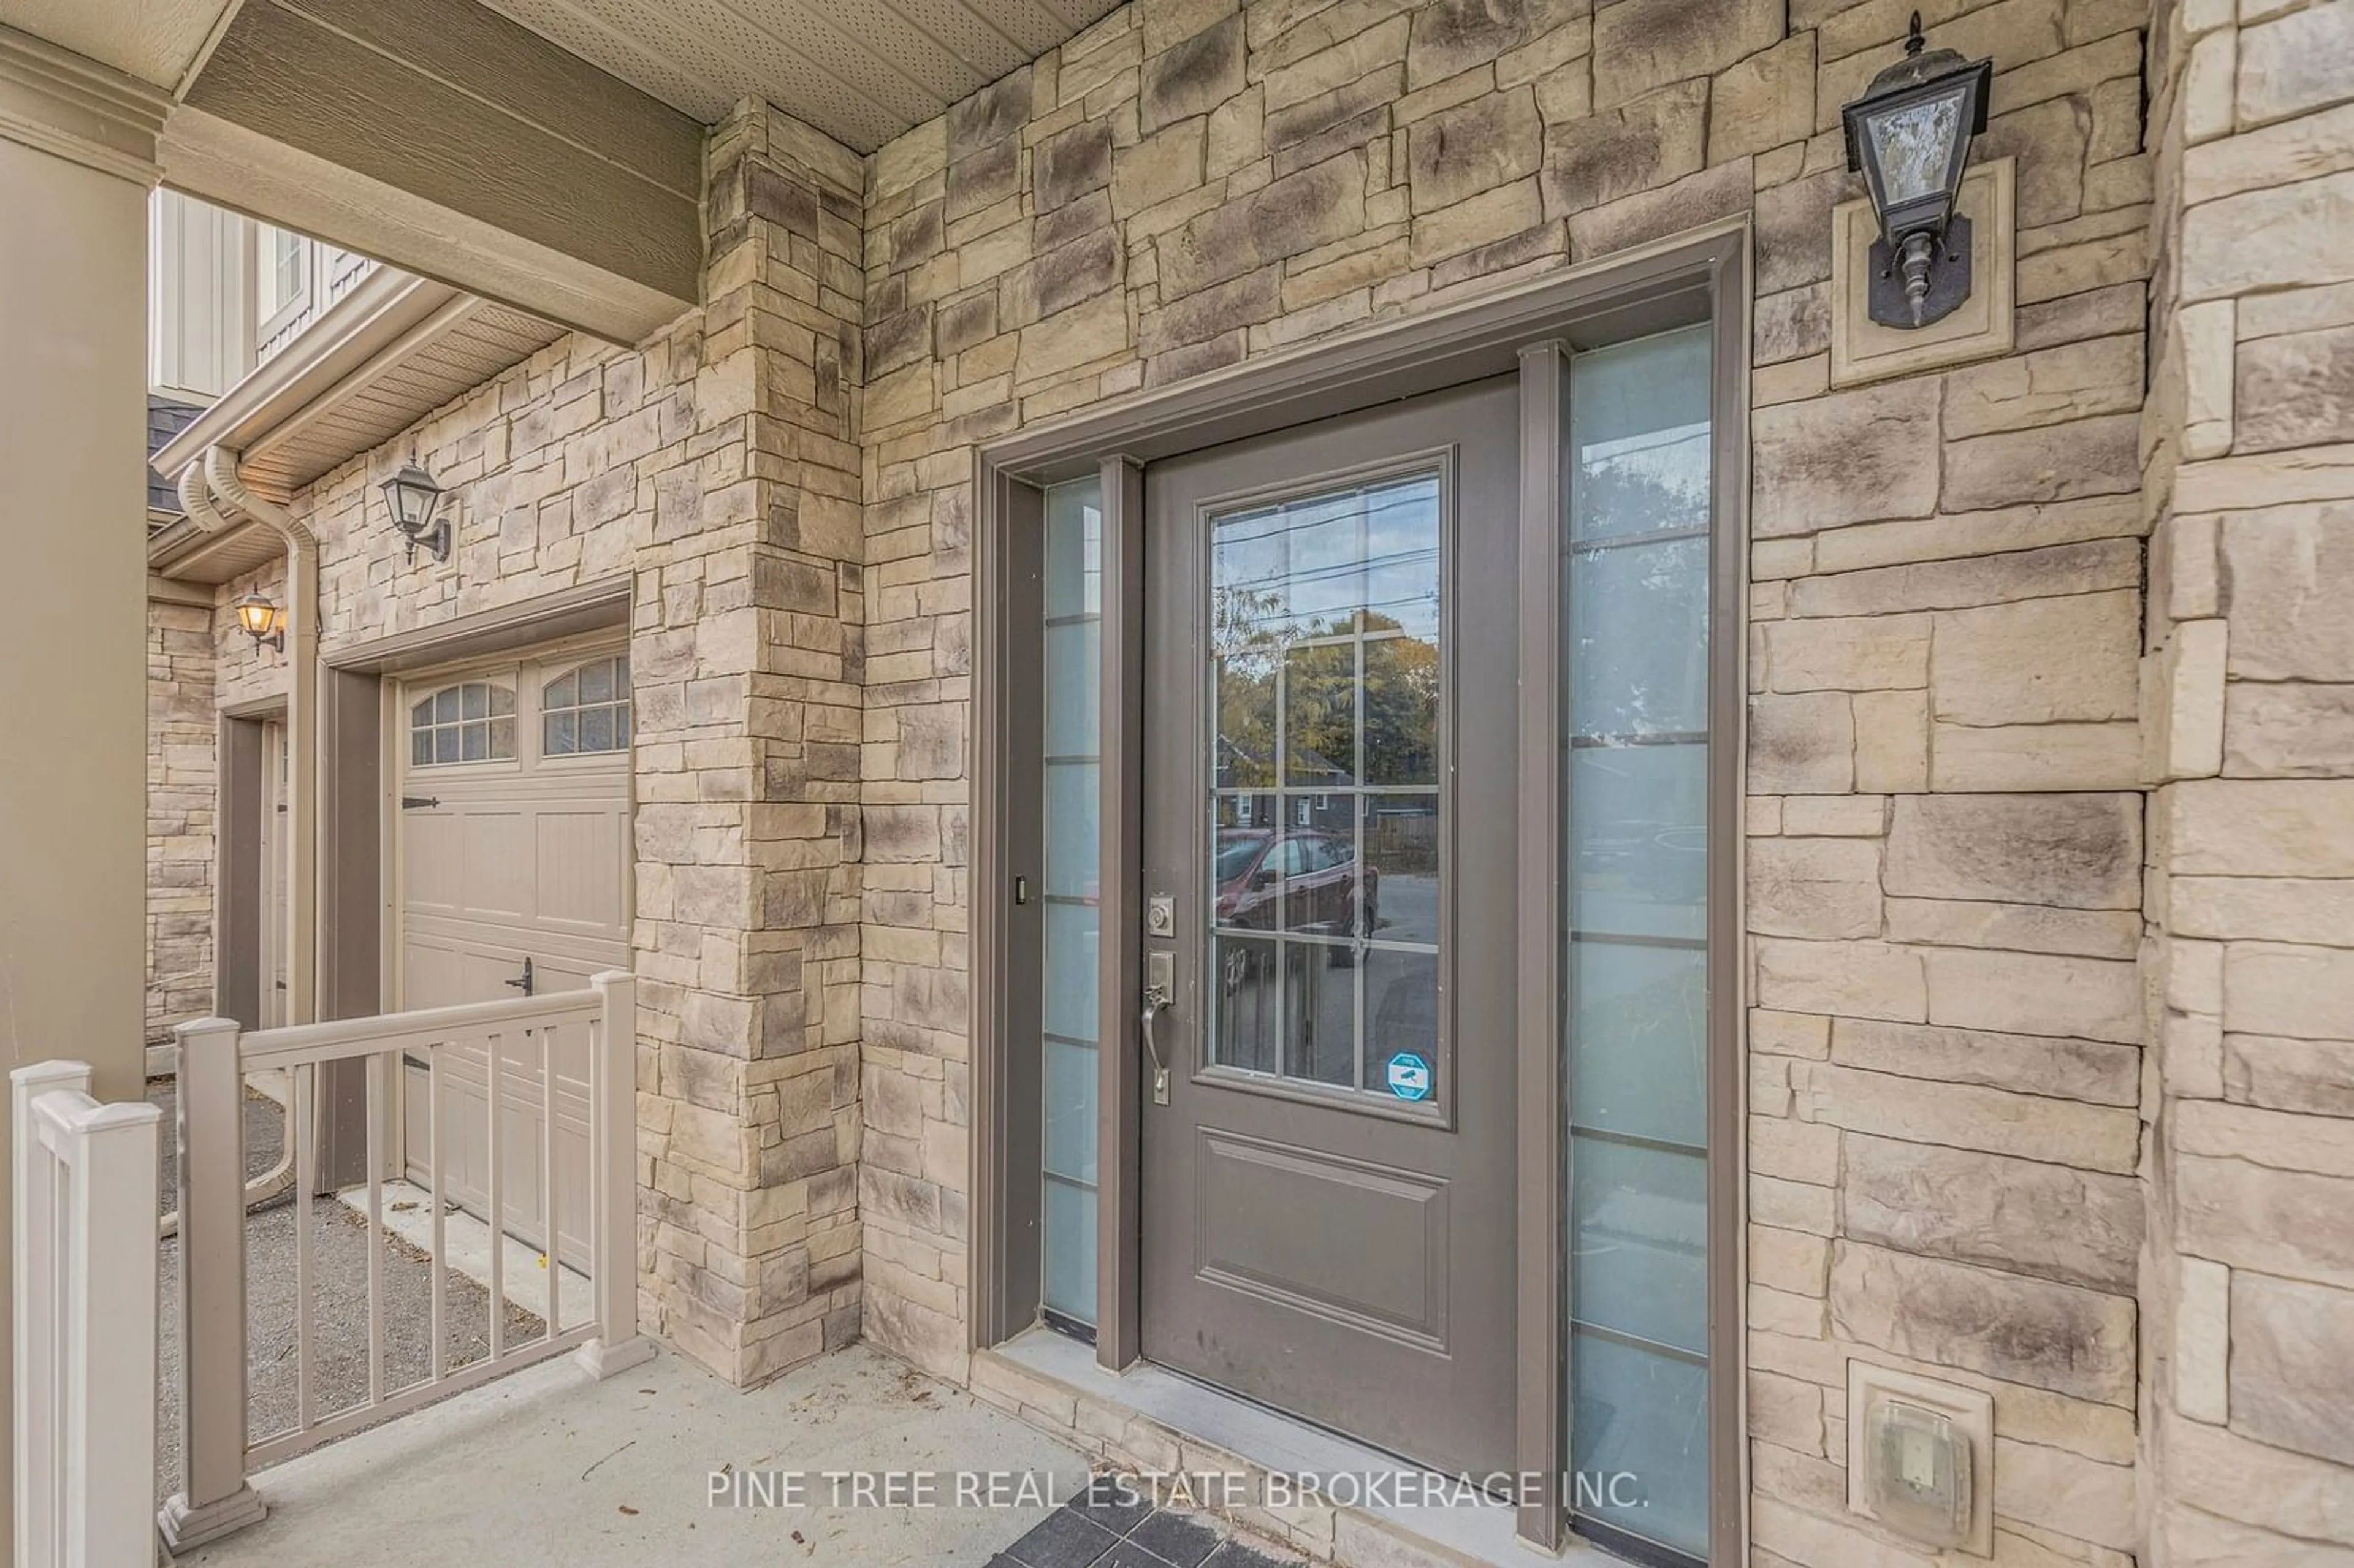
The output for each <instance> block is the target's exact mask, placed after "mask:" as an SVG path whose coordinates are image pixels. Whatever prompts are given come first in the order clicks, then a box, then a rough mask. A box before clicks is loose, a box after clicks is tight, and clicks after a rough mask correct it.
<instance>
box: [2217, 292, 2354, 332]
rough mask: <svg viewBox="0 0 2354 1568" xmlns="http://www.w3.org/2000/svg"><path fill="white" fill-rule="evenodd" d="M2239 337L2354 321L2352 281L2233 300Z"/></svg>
mask: <svg viewBox="0 0 2354 1568" xmlns="http://www.w3.org/2000/svg"><path fill="white" fill-rule="evenodd" d="M2234 303H2235V304H2236V306H2237V308H2238V319H2239V327H2240V336H2241V337H2242V338H2243V339H2249V338H2259V337H2271V336H2274V334H2279V333H2285V332H2319V331H2321V330H2323V329H2324V328H2327V327H2337V326H2348V325H2354V283H2334V284H2328V285H2325V286H2324V287H2321V288H2317V289H2289V290H2286V291H2283V292H2281V293H2277V294H2260V295H2257V296H2256V297H2254V298H2253V299H2246V300H2240V301H2236V302H2234Z"/></svg>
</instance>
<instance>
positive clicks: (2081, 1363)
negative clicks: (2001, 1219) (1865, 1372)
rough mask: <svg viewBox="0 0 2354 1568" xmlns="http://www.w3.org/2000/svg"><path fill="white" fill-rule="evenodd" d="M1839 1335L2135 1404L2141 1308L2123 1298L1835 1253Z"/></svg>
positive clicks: (1876, 1252)
mask: <svg viewBox="0 0 2354 1568" xmlns="http://www.w3.org/2000/svg"><path fill="white" fill-rule="evenodd" d="M1830 1299H1831V1317H1832V1322H1833V1324H1834V1326H1835V1327H1836V1328H1837V1329H1838V1330H1840V1332H1842V1333H1844V1334H1847V1335H1849V1336H1850V1337H1852V1338H1854V1339H1856V1340H1861V1342H1863V1343H1864V1344H1867V1345H1873V1346H1877V1347H1879V1348H1880V1349H1882V1350H1887V1351H1894V1352H1895V1353H1897V1354H1898V1355H1903V1356H1910V1357H1913V1358H1914V1359H1916V1360H1919V1361H1929V1362H1932V1363H1935V1364H1938V1365H1948V1366H1956V1367H1960V1368H1962V1369H1964V1370H1966V1371H1969V1372H1982V1373H1984V1374H1986V1375H1987V1376H1989V1377H1997V1378H2001V1379H2003V1380H2004V1381H2006V1382H2010V1383H2026V1384H2028V1385H2030V1386H2031V1387H2035V1388H2047V1389H2052V1390H2053V1391H2055V1392H2058V1393H2068V1394H2073V1395H2074V1396H2076V1397H2078V1398H2082V1399H2092V1400H2098V1401H2100V1402H2102V1403H2104V1404H2126V1405H2129V1404H2131V1403H2132V1401H2133V1396H2134V1371H2135V1368H2134V1304H2133V1302H2132V1301H2131V1300H2129V1299H2127V1298H2124V1297H2120V1296H2111V1295H2106V1294H2104V1293H2101V1292H2098V1291H2092V1290H2086V1289H2083V1288H2081V1287H2076V1286H2073V1285H2062V1284H2059V1283H2056V1282H2053V1281H2050V1280H2037V1279H2029V1278H2027V1277H2023V1276H2020V1275H2015V1274H2005V1273H1999V1272H1996V1271H1994V1270H1990V1269H1983V1268H1977V1267H1972V1266H1968V1265H1965V1264H1956V1263H1946V1262H1944V1261H1941V1260H1937V1259H1932V1258H1921V1257H1908V1256H1906V1255H1903V1254H1902V1253H1897V1252H1891V1251H1888V1250H1886V1249H1884V1248H1882V1247H1874V1246H1863V1245H1857V1244H1855V1243H1852V1242H1839V1243H1836V1244H1835V1245H1834V1248H1833V1253H1832V1261H1831V1298H1830Z"/></svg>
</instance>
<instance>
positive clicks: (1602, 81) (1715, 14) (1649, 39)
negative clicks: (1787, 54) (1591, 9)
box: [1594, 0, 1783, 106]
mask: <svg viewBox="0 0 2354 1568" xmlns="http://www.w3.org/2000/svg"><path fill="white" fill-rule="evenodd" d="M1782 33H1783V8H1782V5H1780V4H1778V3H1770V0H1735V3H1733V4H1726V5H1717V4H1695V3H1694V0H1620V3H1619V4H1617V5H1606V6H1603V7H1601V8H1600V9H1599V10H1598V11H1597V12H1596V16H1595V18H1594V58H1595V101H1596V103H1599V104H1602V105H1604V106H1608V105H1610V104H1615V103H1623V102H1625V101H1627V100H1628V99H1630V98H1635V97H1638V96H1639V95H1640V94H1642V93H1644V92H1647V91H1649V90H1651V89H1652V88H1654V87H1658V86H1659V85H1661V84H1662V83H1666V82H1671V81H1683V80H1688V79H1691V78H1693V77H1702V76H1707V75H1709V74H1711V73H1712V72H1714V71H1719V70H1723V69H1725V68H1726V67H1727V66H1730V65H1732V64H1733V63H1734V61H1735V60H1740V59H1744V58H1748V57H1750V56H1752V55H1756V54H1762V53H1764V52H1765V50H1766V49H1768V48H1772V47H1773V46H1774V45H1775V44H1776V43H1777V42H1778V41H1780V39H1781V37H1782Z"/></svg>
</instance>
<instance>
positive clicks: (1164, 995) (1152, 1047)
mask: <svg viewBox="0 0 2354 1568" xmlns="http://www.w3.org/2000/svg"><path fill="white" fill-rule="evenodd" d="M1168 1007H1169V993H1168V992H1167V991H1164V990H1162V989H1161V987H1160V986H1157V985H1153V986H1147V987H1145V988H1144V1017H1143V1020H1142V1022H1143V1024H1144V1052H1145V1054H1146V1055H1148V1056H1150V1058H1151V1059H1152V1103H1153V1104H1154V1105H1157V1106H1165V1105H1167V1104H1168V1103H1169V1065H1168V1064H1167V1063H1166V1062H1164V1061H1162V1060H1161V1037H1160V1034H1159V1033H1158V1031H1157V1030H1156V1029H1155V1028H1154V1027H1153V1021H1154V1019H1156V1018H1158V1017H1159V1016H1160V1015H1161V1013H1162V1012H1166V1011H1167V1010H1168Z"/></svg>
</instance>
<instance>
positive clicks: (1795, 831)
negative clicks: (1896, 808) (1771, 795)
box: [1782, 795, 1888, 839]
mask: <svg viewBox="0 0 2354 1568" xmlns="http://www.w3.org/2000/svg"><path fill="white" fill-rule="evenodd" d="M1782 820H1783V825H1784V828H1785V831H1787V832H1789V833H1791V834H1792V835H1793V836H1796V837H1802V838H1832V839H1876V838H1878V837H1880V836H1881V835H1882V833H1884V832H1887V831H1888V802H1887V800H1885V799H1883V798H1882V797H1880V796H1877V795H1792V796H1788V797H1787V798H1785V799H1784V800H1783V801H1782Z"/></svg>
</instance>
